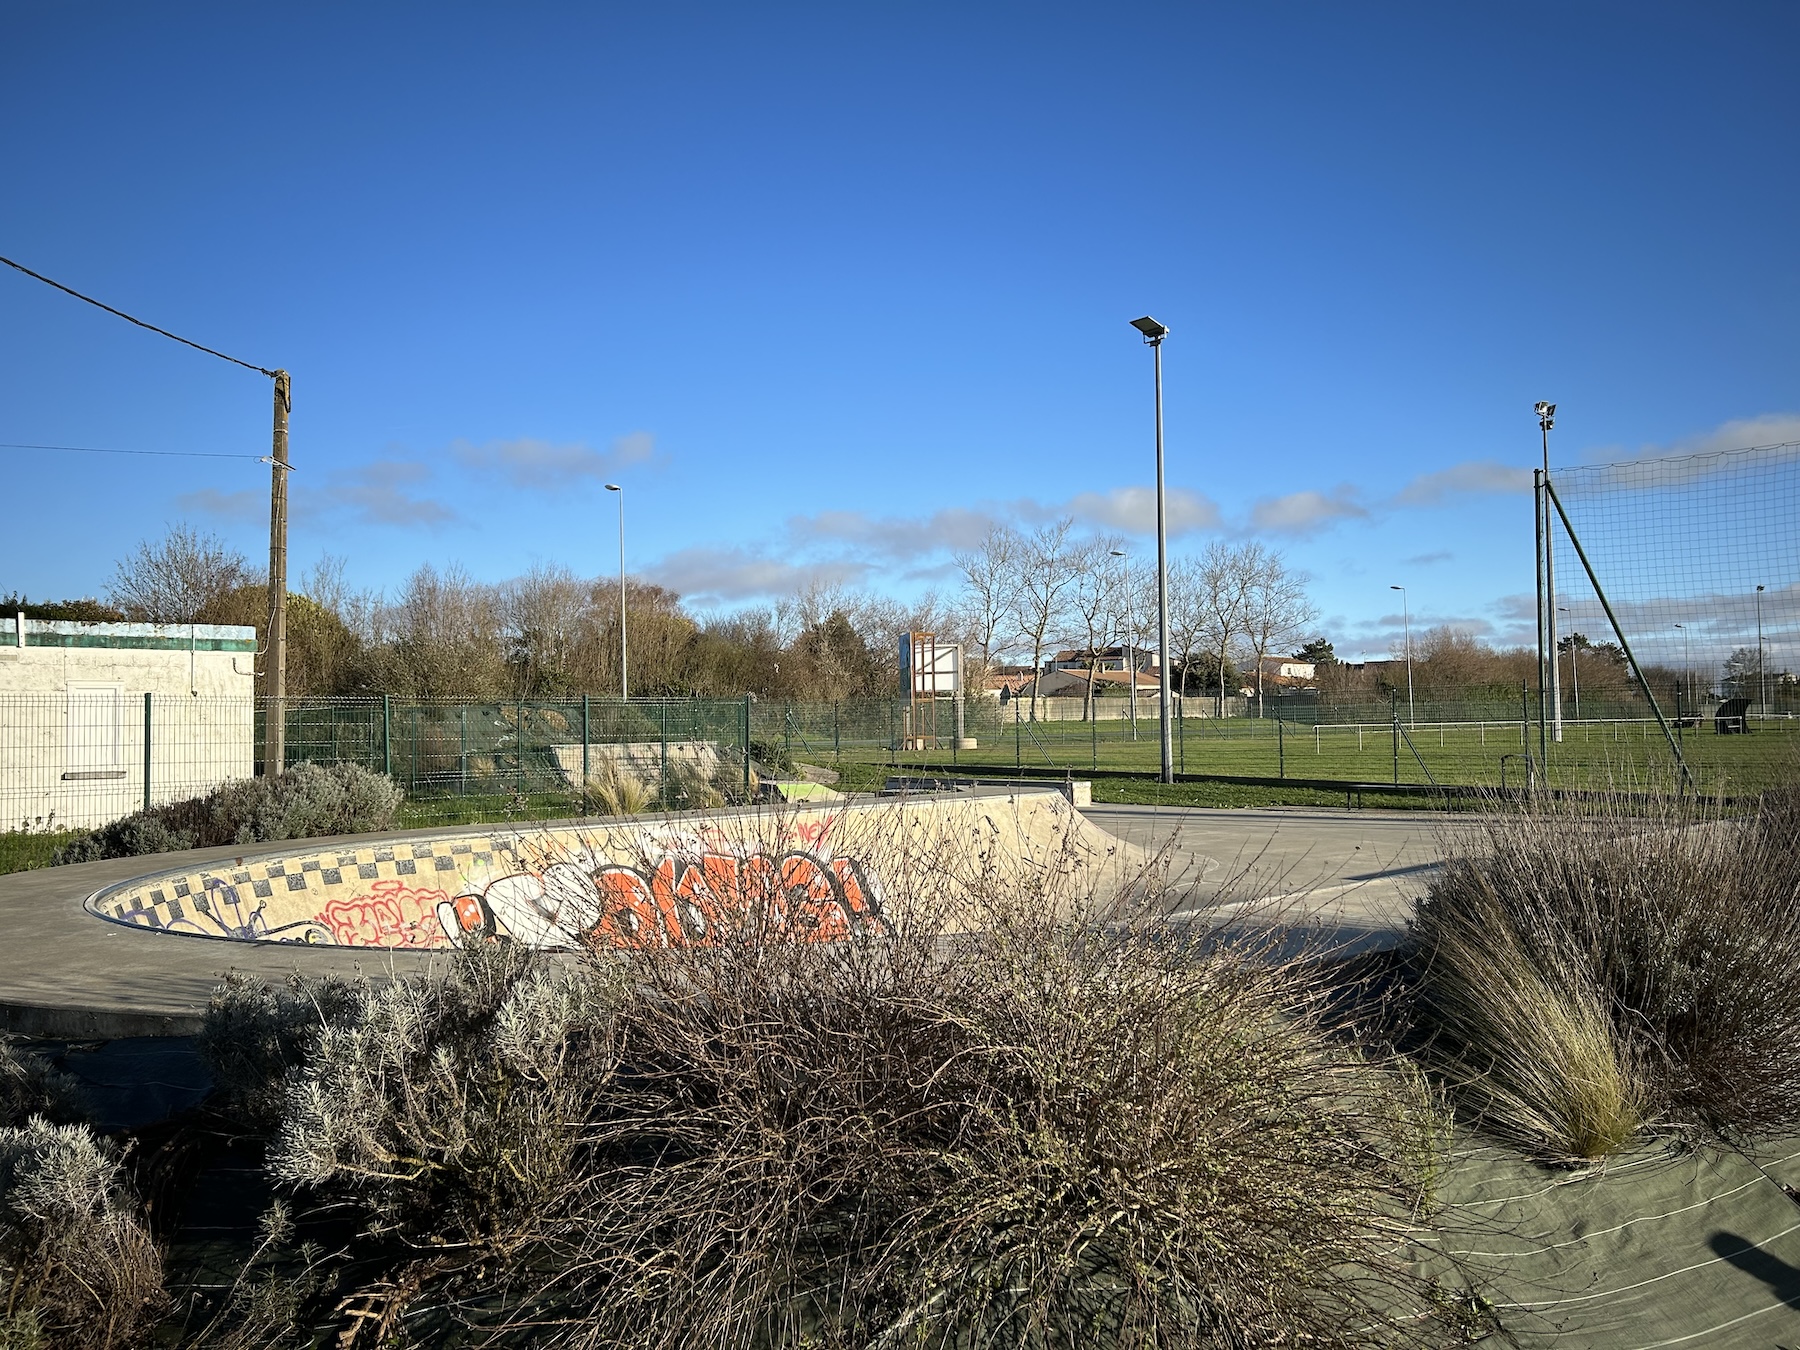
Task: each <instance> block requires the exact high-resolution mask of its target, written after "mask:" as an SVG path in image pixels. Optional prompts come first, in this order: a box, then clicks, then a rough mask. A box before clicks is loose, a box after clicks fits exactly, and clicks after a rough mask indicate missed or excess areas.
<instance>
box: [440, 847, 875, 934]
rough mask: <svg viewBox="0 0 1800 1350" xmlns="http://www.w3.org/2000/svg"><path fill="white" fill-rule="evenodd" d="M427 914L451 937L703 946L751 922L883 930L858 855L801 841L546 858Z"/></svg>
mask: <svg viewBox="0 0 1800 1350" xmlns="http://www.w3.org/2000/svg"><path fill="white" fill-rule="evenodd" d="M437 916H438V921H439V923H440V925H441V926H442V931H443V933H444V934H445V936H446V937H447V938H448V939H449V940H451V941H455V942H462V941H467V940H470V939H471V938H491V937H509V938H512V939H513V940H514V941H517V942H523V943H525V944H527V945H529V946H533V947H546V948H574V947H583V946H586V947H599V948H607V947H639V946H665V945H666V946H687V945H703V944H707V943H714V942H720V941H723V940H725V939H726V938H728V937H732V936H739V935H745V934H755V933H762V934H765V935H768V936H771V937H782V938H787V939H790V940H799V941H807V942H839V941H843V940H845V939H848V938H851V937H861V936H874V935H879V934H883V933H885V932H887V931H888V928H887V920H886V918H885V916H884V914H883V910H882V904H881V897H880V893H879V891H878V889H877V887H876V885H875V884H874V882H873V881H872V880H871V879H870V877H869V874H868V873H867V871H865V869H864V868H863V867H862V865H861V864H860V863H858V862H856V861H854V860H853V859H849V858H829V859H827V858H822V857H820V856H818V855H817V854H815V853H812V852H811V851H809V850H805V849H789V850H788V851H786V852H783V853H779V854H768V853H754V854H749V855H740V854H736V853H726V852H713V851H705V852H692V853H666V854H664V855H662V856H661V857H660V858H655V859H648V860H645V861H644V862H642V863H641V864H639V865H635V866H634V865H627V864H622V863H614V862H602V863H600V864H598V865H597V866H593V867H591V868H590V867H584V866H581V865H578V864H576V863H573V862H559V863H553V864H551V865H549V866H547V867H544V868H543V869H542V870H541V871H524V872H515V873H512V874H510V875H507V876H503V877H499V878H497V879H496V880H494V881H491V882H489V883H488V884H487V885H486V886H485V887H483V888H481V889H480V890H479V891H474V890H471V891H469V892H467V893H465V894H462V895H458V896H455V897H445V898H444V899H443V900H441V901H440V902H439V903H438V905H437Z"/></svg>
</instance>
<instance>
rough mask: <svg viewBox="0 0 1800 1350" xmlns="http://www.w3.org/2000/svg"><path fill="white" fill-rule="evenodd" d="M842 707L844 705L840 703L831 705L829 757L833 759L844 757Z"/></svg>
mask: <svg viewBox="0 0 1800 1350" xmlns="http://www.w3.org/2000/svg"><path fill="white" fill-rule="evenodd" d="M843 708H844V705H843V704H841V703H833V704H832V705H831V757H832V758H833V759H842V758H843V757H844V740H843V734H844V716H843Z"/></svg>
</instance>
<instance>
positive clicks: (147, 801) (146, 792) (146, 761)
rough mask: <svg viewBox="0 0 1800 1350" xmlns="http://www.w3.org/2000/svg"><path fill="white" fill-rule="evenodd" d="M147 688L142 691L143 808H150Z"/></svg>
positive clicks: (148, 696)
mask: <svg viewBox="0 0 1800 1350" xmlns="http://www.w3.org/2000/svg"><path fill="white" fill-rule="evenodd" d="M151 697H152V696H151V694H150V692H149V691H148V690H146V691H145V692H144V810H146V811H148V810H149V809H150V699H151Z"/></svg>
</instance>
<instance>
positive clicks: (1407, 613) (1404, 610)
mask: <svg viewBox="0 0 1800 1350" xmlns="http://www.w3.org/2000/svg"><path fill="white" fill-rule="evenodd" d="M1388 589H1389V590H1390V591H1399V592H1400V613H1401V615H1402V616H1403V617H1404V618H1405V619H1406V724H1407V725H1408V726H1412V725H1413V724H1414V722H1415V721H1416V720H1417V719H1416V718H1415V717H1414V715H1413V686H1412V609H1411V607H1410V606H1409V605H1408V604H1407V601H1406V587H1404V586H1389V587H1388Z"/></svg>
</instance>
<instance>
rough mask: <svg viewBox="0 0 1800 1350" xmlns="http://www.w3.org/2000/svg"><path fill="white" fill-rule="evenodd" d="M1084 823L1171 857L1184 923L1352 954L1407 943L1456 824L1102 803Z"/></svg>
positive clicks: (1441, 819) (1416, 814)
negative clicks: (1248, 925) (1258, 928)
mask: <svg viewBox="0 0 1800 1350" xmlns="http://www.w3.org/2000/svg"><path fill="white" fill-rule="evenodd" d="M1082 814H1083V815H1084V816H1086V817H1087V818H1088V820H1090V821H1091V822H1093V823H1094V824H1096V825H1098V826H1100V827H1101V828H1102V829H1104V830H1107V831H1109V832H1110V833H1112V834H1115V835H1117V836H1119V837H1120V838H1121V839H1125V840H1127V841H1129V842H1131V843H1134V844H1137V845H1138V846H1139V847H1141V848H1145V849H1148V850H1150V851H1152V852H1159V853H1160V852H1162V851H1164V850H1166V851H1167V856H1168V859H1169V863H1170V873H1171V877H1172V878H1173V879H1174V880H1175V881H1176V882H1177V884H1178V885H1179V886H1180V887H1182V888H1183V889H1186V890H1187V891H1188V894H1187V896H1186V898H1185V900H1184V903H1183V904H1182V905H1181V906H1180V907H1179V908H1178V909H1177V910H1176V911H1175V916H1176V917H1188V918H1194V919H1200V918H1225V919H1233V920H1238V921H1247V922H1256V923H1272V922H1287V923H1296V924H1305V925H1309V926H1311V927H1312V928H1313V929H1314V930H1315V932H1316V934H1317V936H1319V937H1320V938H1322V939H1323V940H1325V941H1326V943H1327V944H1328V945H1329V946H1331V947H1332V948H1333V949H1339V950H1342V951H1343V953H1344V954H1346V955H1348V954H1351V953H1353V952H1357V951H1367V950H1375V949H1379V948H1382V947H1391V946H1393V945H1395V944H1396V943H1397V942H1398V941H1399V940H1400V937H1401V935H1402V933H1403V932H1404V930H1405V926H1406V920H1407V918H1408V917H1409V916H1410V915H1411V913H1412V906H1413V902H1414V900H1415V899H1416V898H1417V897H1418V895H1420V894H1421V893H1422V892H1423V890H1424V888H1425V886H1426V884H1427V883H1428V881H1429V880H1430V875H1431V873H1432V871H1433V870H1434V869H1435V868H1436V866H1437V864H1438V862H1439V860H1440V858H1441V856H1442V852H1441V850H1442V831H1443V830H1444V829H1445V827H1446V826H1447V825H1449V824H1451V823H1452V822H1453V821H1454V820H1455V817H1448V816H1443V815H1439V814H1438V813H1436V812H1428V811H1333V810H1322V809H1318V808H1313V807H1272V808H1268V809H1264V810H1226V809H1211V808H1200V807H1191V808H1184V807H1167V806H1093V807H1083V808H1082Z"/></svg>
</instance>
